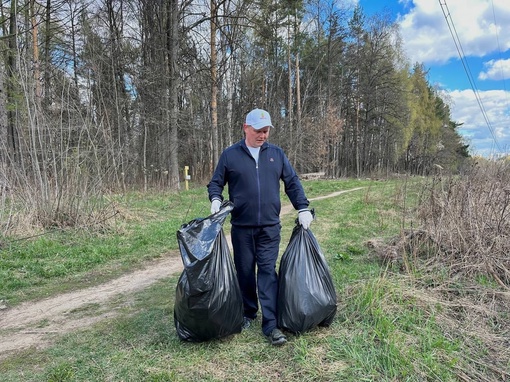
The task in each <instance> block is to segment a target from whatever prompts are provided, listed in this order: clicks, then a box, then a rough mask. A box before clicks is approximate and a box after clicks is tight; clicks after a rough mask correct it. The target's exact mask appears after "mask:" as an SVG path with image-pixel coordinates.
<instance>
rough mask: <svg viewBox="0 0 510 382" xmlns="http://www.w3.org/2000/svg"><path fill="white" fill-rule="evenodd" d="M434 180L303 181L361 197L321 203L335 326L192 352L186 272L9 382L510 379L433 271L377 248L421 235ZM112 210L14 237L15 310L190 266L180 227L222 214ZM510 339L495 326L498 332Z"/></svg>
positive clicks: (120, 205) (204, 205)
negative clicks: (174, 261) (386, 258)
mask: <svg viewBox="0 0 510 382" xmlns="http://www.w3.org/2000/svg"><path fill="white" fill-rule="evenodd" d="M425 182H426V180H425V179H422V178H414V179H404V180H392V181H369V180H363V181H357V180H317V181H306V182H304V186H305V189H306V192H307V196H308V197H309V198H310V199H314V198H316V197H319V196H323V195H328V194H330V193H333V192H336V191H340V190H349V189H353V188H356V187H362V189H360V190H358V191H353V192H348V193H344V194H341V195H339V196H336V197H332V198H327V199H320V200H315V201H313V202H312V205H311V206H312V207H314V208H315V211H316V216H317V220H316V221H315V222H314V223H313V224H312V227H311V229H312V231H313V233H314V235H315V236H316V238H317V240H318V242H319V243H320V245H321V249H322V251H323V253H324V254H325V256H326V259H327V261H328V264H329V266H330V271H331V274H332V276H333V279H334V282H335V287H336V292H337V297H338V311H337V315H336V317H335V320H334V322H333V324H332V325H331V326H330V327H328V328H317V329H314V330H312V331H310V332H307V333H304V334H302V335H300V336H294V335H292V334H289V343H287V344H286V345H285V346H284V347H281V348H275V347H271V346H270V345H269V344H268V342H267V340H266V339H265V338H264V337H263V336H262V334H261V331H260V321H256V322H255V324H254V325H252V326H251V327H250V328H249V329H248V330H245V331H243V332H242V333H240V334H236V335H233V336H231V337H228V338H224V339H221V340H214V341H209V342H206V343H186V342H181V341H180V340H179V339H178V337H177V335H176V331H175V327H174V322H173V303H174V301H175V287H176V283H177V279H178V276H179V275H178V274H176V275H174V276H172V277H170V278H168V279H165V280H162V281H160V282H157V283H156V284H154V285H153V286H151V287H149V288H147V289H146V290H143V291H141V292H138V293H136V294H135V295H134V296H130V298H129V303H126V301H125V300H123V299H120V298H119V299H118V300H115V301H112V302H109V304H111V309H112V310H116V312H117V314H116V315H115V316H114V318H112V319H108V318H107V319H104V320H102V321H101V322H100V323H97V324H94V325H92V326H90V327H84V328H81V329H79V330H76V331H73V332H70V333H68V334H66V335H65V336H63V337H61V338H58V339H56V340H55V341H54V343H53V345H52V346H50V347H49V348H45V349H42V350H37V349H30V350H26V351H23V352H21V353H19V354H17V355H16V356H12V357H9V358H7V359H4V360H0V375H1V380H2V381H4V382H11V381H12V382H14V381H16V382H19V381H27V382H28V381H38V382H39V381H48V382H49V381H52V382H53V381H54V382H56V381H152V382H156V381H275V380H281V381H289V382H293V381H296V382H297V381H352V382H359V381H498V380H501V381H503V380H506V378H509V367H510V364H509V361H508V358H505V357H507V355H508V353H506V354H501V355H500V356H501V357H503V358H501V359H494V358H493V356H494V353H493V352H491V350H493V349H491V348H490V347H491V344H492V342H491V341H490V340H487V338H486V337H484V336H482V335H480V333H478V334H477V333H476V331H475V328H473V327H470V326H468V327H466V325H467V324H469V322H468V321H467V320H466V317H467V316H465V315H463V311H462V306H457V305H455V304H456V303H457V302H456V301H450V302H451V305H455V306H450V305H448V304H447V303H445V301H444V300H443V299H441V298H440V297H438V295H437V286H438V285H439V282H438V283H435V284H434V278H433V277H432V279H431V276H430V275H427V276H426V277H422V276H423V275H422V270H421V269H420V268H419V264H420V263H418V262H412V261H410V260H409V259H406V258H405V254H401V255H402V256H403V257H404V259H403V260H402V261H392V262H383V261H381V258H380V256H377V255H376V254H375V252H374V251H373V245H374V244H373V243H386V242H390V241H391V239H392V238H395V237H399V236H401V235H402V232H404V229H409V228H414V229H419V228H421V227H420V222H419V220H417V218H416V216H415V208H416V207H417V205H418V203H419V200H420V197H421V195H422V191H423V189H424V184H425ZM284 200H285V201H286V199H284ZM111 202H112V204H114V205H115V208H116V210H117V214H116V215H115V219H112V220H111V221H108V222H105V224H104V225H103V226H102V227H100V229H88V230H81V231H73V232H69V231H54V232H47V233H44V234H41V235H39V236H35V237H31V238H24V239H21V238H18V239H16V240H14V239H10V240H9V239H5V241H3V242H2V247H1V249H0V280H1V283H0V300H1V301H2V303H3V304H4V305H6V306H8V307H13V306H16V305H17V304H19V303H21V302H23V301H30V300H35V299H40V298H42V297H46V296H51V295H54V294H58V293H62V292H66V291H70V290H73V289H76V288H83V287H86V286H92V285H95V284H99V283H101V282H104V281H106V280H109V279H111V278H114V277H116V276H118V275H121V274H122V273H125V272H126V271H128V270H130V269H135V268H137V267H140V266H141V265H143V264H144V263H146V262H150V261H152V260H154V259H157V258H160V257H161V256H162V255H163V254H168V253H174V254H175V255H176V256H178V247H177V241H176V237H175V234H176V231H177V230H178V229H179V227H180V225H181V224H183V223H186V222H188V221H190V220H192V219H194V218H196V217H203V216H206V215H208V213H209V202H208V200H207V196H206V191H205V188H204V187H197V188H194V189H191V190H189V191H182V192H179V193H171V194H152V195H150V194H149V195H147V194H144V195H139V194H129V195H122V196H116V197H111ZM295 218H296V214H295V213H292V214H287V215H285V216H284V217H283V220H282V225H283V229H282V245H281V252H282V253H283V251H284V249H285V247H286V244H287V242H288V240H289V237H290V233H291V231H292V228H293V226H294V219H295ZM227 225H228V223H227ZM227 225H226V226H225V230H226V231H228V229H229V228H228V226H227ZM411 260H412V259H411ZM437 277H438V279H441V277H444V276H442V275H441V274H438V276H437ZM423 280H428V283H426V285H425V284H424V282H423ZM456 282H457V285H456V288H457V292H458V293H459V294H463V295H464V290H463V284H462V282H461V281H459V280H457V281H456ZM488 284H490V283H488ZM441 285H444V284H441ZM450 286H452V285H450ZM495 287H496V288H497V286H494V284H491V285H488V286H487V288H493V289H494V288H495ZM431 289H433V290H431ZM487 290H488V289H487ZM109 308H110V307H109ZM0 314H1V311H0ZM507 315H508V314H507ZM507 318H508V317H507ZM496 325H497V323H496V322H494V326H496ZM505 330H506V329H504V328H500V330H499V331H498V330H495V331H494V335H499V334H501V333H505ZM1 333H2V330H1V328H0V335H1ZM506 333H507V334H508V332H506ZM491 365H492V366H491Z"/></svg>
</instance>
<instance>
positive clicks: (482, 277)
mask: <svg viewBox="0 0 510 382" xmlns="http://www.w3.org/2000/svg"><path fill="white" fill-rule="evenodd" d="M509 204H510V164H509V163H508V162H498V163H495V162H484V163H481V164H477V165H475V166H474V167H473V168H472V169H471V171H470V172H469V174H467V175H466V176H463V177H448V178H442V177H440V176H436V177H434V178H433V179H431V181H430V183H428V184H427V186H425V187H424V188H423V190H422V194H421V201H420V203H419V206H418V209H417V214H416V218H417V221H418V226H419V227H420V228H419V229H406V230H402V232H401V234H400V235H399V236H397V237H395V238H393V239H392V240H390V241H389V242H387V243H383V242H381V241H380V240H371V241H370V242H369V243H368V244H369V246H370V247H371V248H372V249H373V252H374V253H375V254H376V255H377V256H378V257H379V258H380V259H381V260H383V261H384V262H385V263H386V264H388V265H391V266H392V268H391V269H394V268H395V267H396V268H397V270H399V271H401V272H403V273H405V274H406V275H407V276H409V279H410V280H413V282H414V283H413V287H411V288H409V289H408V290H406V291H405V294H407V295H409V297H410V298H412V299H413V301H415V304H416V305H417V306H420V307H421V308H422V309H423V310H424V311H425V312H428V314H429V316H430V317H434V320H435V322H437V324H439V325H440V327H441V328H442V330H443V332H444V334H445V336H446V337H447V338H450V339H451V340H452V341H460V342H461V343H462V356H461V359H462V361H461V362H458V363H456V364H455V366H454V369H455V371H456V374H457V376H458V377H459V379H460V380H463V381H500V380H508V379H509V378H510V371H509V370H508V359H510V350H509V346H508V334H509V332H508V327H510V316H509V315H508V312H509V311H510V291H509V288H510V256H509V253H510V219H509V218H510V206H509Z"/></svg>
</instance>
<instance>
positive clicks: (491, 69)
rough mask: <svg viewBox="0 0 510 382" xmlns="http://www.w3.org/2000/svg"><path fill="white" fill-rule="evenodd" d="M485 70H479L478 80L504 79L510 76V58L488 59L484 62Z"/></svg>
mask: <svg viewBox="0 0 510 382" xmlns="http://www.w3.org/2000/svg"><path fill="white" fill-rule="evenodd" d="M484 67H485V71H483V72H480V74H479V75H478V79H480V80H506V79H508V78H510V59H506V60H490V61H487V62H485V63H484Z"/></svg>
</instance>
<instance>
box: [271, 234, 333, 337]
mask: <svg viewBox="0 0 510 382" xmlns="http://www.w3.org/2000/svg"><path fill="white" fill-rule="evenodd" d="M279 280H280V281H279V290H278V314H277V317H278V325H279V326H280V328H282V329H286V330H288V331H290V332H293V333H295V334H300V333H303V332H306V331H308V330H310V329H312V328H314V327H316V326H329V325H330V324H331V323H332V322H333V318H334V317H335V314H336V310H337V301H336V291H335V287H334V284H333V279H332V278H331V273H330V271H329V267H328V265H327V263H326V259H325V258H324V255H323V253H322V252H321V249H320V246H319V244H318V242H317V240H316V239H315V236H314V235H313V233H312V231H311V230H310V229H304V228H303V227H302V226H301V225H299V224H296V226H295V227H294V230H293V231H292V235H291V238H290V240H289V244H288V245H287V248H286V249H285V252H284V253H283V255H282V258H281V261H280V267H279Z"/></svg>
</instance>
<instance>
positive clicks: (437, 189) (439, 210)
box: [418, 162, 510, 288]
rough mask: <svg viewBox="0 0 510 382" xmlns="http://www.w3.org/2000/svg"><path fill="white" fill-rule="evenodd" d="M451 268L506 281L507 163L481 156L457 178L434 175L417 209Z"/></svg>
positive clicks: (509, 249) (509, 270)
mask: <svg viewBox="0 0 510 382" xmlns="http://www.w3.org/2000/svg"><path fill="white" fill-rule="evenodd" d="M418 216H419V218H420V220H421V223H422V227H423V228H424V229H425V231H426V232H428V235H429V237H430V239H431V240H432V241H433V242H435V243H436V244H437V255H438V256H439V257H440V261H441V263H443V264H446V265H448V267H449V268H450V269H451V271H452V273H454V274H456V273H460V274H463V275H466V276H483V275H487V276H490V277H491V278H492V277H493V278H494V279H495V280H496V281H497V282H498V283H499V284H501V285H502V286H504V287H506V288H508V287H510V258H509V257H508V254H509V253H510V219H509V217H510V166H509V163H508V162H501V163H492V162H485V163H483V164H481V165H477V166H475V167H474V168H473V169H472V171H471V173H470V174H469V175H468V176H466V177H462V178H449V179H446V180H443V179H441V178H436V179H434V181H433V182H432V184H431V185H430V187H429V188H428V190H426V191H425V193H424V199H423V202H422V203H421V206H420V209H419V214H418Z"/></svg>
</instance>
